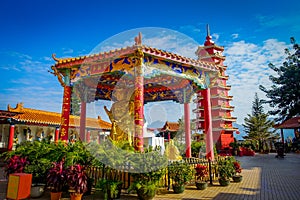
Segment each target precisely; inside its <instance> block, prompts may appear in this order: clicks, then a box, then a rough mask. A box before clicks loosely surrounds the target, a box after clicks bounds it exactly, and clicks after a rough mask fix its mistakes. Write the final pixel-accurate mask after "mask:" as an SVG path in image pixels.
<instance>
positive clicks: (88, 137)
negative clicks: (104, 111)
mask: <svg viewBox="0 0 300 200" xmlns="http://www.w3.org/2000/svg"><path fill="white" fill-rule="evenodd" d="M90 138H91V132H90V131H87V133H86V138H85V141H86V142H87V143H89V142H90Z"/></svg>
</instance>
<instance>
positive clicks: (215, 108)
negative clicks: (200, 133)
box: [193, 26, 238, 150]
mask: <svg viewBox="0 0 300 200" xmlns="http://www.w3.org/2000/svg"><path fill="white" fill-rule="evenodd" d="M223 51H224V47H221V46H218V45H216V44H215V43H214V41H212V37H211V35H210V32H209V26H207V36H206V41H205V42H204V46H199V47H198V49H197V51H196V54H197V56H198V60H199V61H205V62H213V63H215V64H216V65H217V66H218V68H219V75H218V77H217V79H216V80H214V83H213V85H212V87H211V88H210V94H211V96H210V99H211V115H212V132H213V141H214V143H215V144H216V148H217V150H224V149H227V148H229V144H230V143H231V142H233V141H234V137H233V132H234V131H237V130H238V129H237V128H235V127H233V125H232V123H233V122H235V121H236V117H232V116H231V112H232V111H233V109H234V107H233V106H231V105H230V101H231V100H232V96H229V95H228V93H229V91H230V89H231V87H230V86H229V85H227V83H226V81H227V80H228V76H227V75H226V74H225V71H226V68H227V66H225V65H224V63H223V62H224V60H225V56H223V55H222V52H223ZM203 99H204V98H203V94H202V93H201V92H200V93H198V94H197V98H196V99H194V102H195V103H196V104H197V108H196V109H194V110H193V111H194V113H195V114H196V126H197V128H198V129H199V130H204V129H205V123H206V122H205V120H204V119H205V117H204V116H205V106H204V102H203Z"/></svg>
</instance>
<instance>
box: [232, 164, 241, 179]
mask: <svg viewBox="0 0 300 200" xmlns="http://www.w3.org/2000/svg"><path fill="white" fill-rule="evenodd" d="M233 167H234V170H235V174H234V175H233V176H232V179H233V181H234V182H241V181H242V180H243V176H242V175H241V173H242V168H241V163H240V161H238V160H236V161H234V162H233Z"/></svg>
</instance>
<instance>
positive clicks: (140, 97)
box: [134, 51, 144, 152]
mask: <svg viewBox="0 0 300 200" xmlns="http://www.w3.org/2000/svg"><path fill="white" fill-rule="evenodd" d="M137 55H138V56H139V58H138V59H137V65H136V66H135V80H134V87H135V90H134V125H135V134H134V148H135V150H137V151H140V152H143V151H144V148H143V145H144V73H143V66H142V63H143V53H142V52H139V51H138V52H137Z"/></svg>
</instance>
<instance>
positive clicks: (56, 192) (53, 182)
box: [47, 161, 66, 200]
mask: <svg viewBox="0 0 300 200" xmlns="http://www.w3.org/2000/svg"><path fill="white" fill-rule="evenodd" d="M65 184H66V169H65V168H64V161H60V162H56V163H53V167H52V168H50V169H49V171H48V174H47V187H48V188H49V189H50V194H51V200H59V199H60V198H61V194H62V191H63V188H64V186H65Z"/></svg>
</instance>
